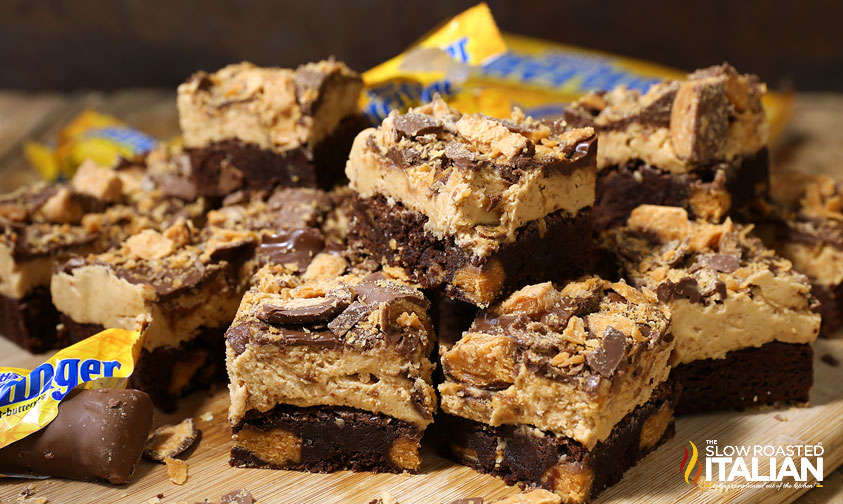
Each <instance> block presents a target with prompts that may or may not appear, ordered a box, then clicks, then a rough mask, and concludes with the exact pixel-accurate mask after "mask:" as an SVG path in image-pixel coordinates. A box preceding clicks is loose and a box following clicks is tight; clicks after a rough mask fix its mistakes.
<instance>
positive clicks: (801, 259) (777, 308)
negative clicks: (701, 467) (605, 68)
mask: <svg viewBox="0 0 843 504" xmlns="http://www.w3.org/2000/svg"><path fill="white" fill-rule="evenodd" d="M763 92H764V85H763V84H761V83H760V82H759V81H758V78H757V77H755V76H752V75H742V74H739V73H738V72H737V71H736V70H735V69H734V68H732V67H731V66H729V65H727V64H723V65H719V66H715V67H710V68H706V69H702V70H698V71H696V72H694V73H692V74H690V75H689V76H688V79H687V80H685V81H668V82H663V83H660V84H657V85H655V86H652V87H651V88H650V89H649V90H648V91H647V92H646V93H644V94H641V93H638V92H636V91H630V90H628V89H625V88H622V87H621V88H618V89H614V90H611V91H609V92H602V93H594V94H591V95H588V96H586V97H584V98H583V99H582V100H580V101H579V102H577V103H575V104H572V105H571V106H570V107H568V108H567V109H566V114H565V117H566V118H567V119H568V120H569V121H570V122H572V123H574V124H579V125H589V126H592V127H594V128H595V129H596V130H597V131H598V133H599V136H600V151H599V153H598V179H597V203H596V204H595V219H594V223H595V229H596V230H597V232H598V233H599V235H600V244H601V248H602V249H603V251H604V252H606V253H605V254H603V255H604V256H606V257H608V258H611V260H612V262H614V265H615V266H616V267H617V273H619V274H620V275H621V276H622V277H623V278H625V279H626V281H627V282H629V283H630V284H632V285H635V286H637V287H647V288H649V289H651V290H652V291H654V292H657V293H658V297H659V300H660V301H661V302H662V303H664V304H665V305H667V306H668V307H669V308H670V310H671V333H672V335H673V336H674V337H675V339H676V348H675V350H674V352H673V356H672V358H671V364H672V366H673V371H672V374H673V375H674V377H675V378H676V379H677V381H678V384H679V386H680V388H681V390H682V395H681V400H680V402H679V404H678V406H677V413H680V414H681V413H691V412H704V411H712V410H721V409H731V408H746V407H752V406H757V405H773V404H779V403H806V402H807V401H808V399H809V392H810V388H811V384H812V381H813V380H812V371H813V359H812V350H811V343H812V342H813V341H814V339H816V337H817V334H818V332H819V324H820V317H819V314H817V313H815V312H816V311H818V307H819V304H818V303H817V301H816V299H815V298H814V297H813V296H812V294H811V285H810V284H809V282H808V279H807V278H806V277H805V276H804V275H802V274H801V273H800V272H797V271H796V270H795V269H794V266H796V269H797V270H799V271H801V272H803V273H808V274H811V273H814V275H812V276H813V278H814V279H815V287H814V289H815V292H817V297H820V292H823V290H822V288H821V286H818V285H817V283H818V282H817V281H816V277H817V276H823V275H816V272H817V271H823V268H827V264H828V263H824V264H820V263H821V261H816V264H814V265H812V264H810V261H808V260H806V259H808V258H809V257H811V256H812V253H813V250H814V249H812V247H803V248H802V249H800V248H799V246H800V244H798V243H797V245H796V246H793V247H791V248H788V247H787V246H781V247H777V250H779V252H780V253H781V254H782V255H783V256H784V257H786V258H787V259H790V260H793V261H794V263H793V264H791V262H790V261H788V260H787V259H784V258H782V257H779V256H777V255H776V254H775V253H774V252H773V251H772V250H769V249H767V248H765V247H764V245H762V243H761V242H760V241H759V240H758V239H757V238H754V237H753V233H754V232H755V231H756V230H755V229H754V228H753V226H749V225H745V224H740V223H738V222H746V221H755V222H757V221H758V220H759V219H760V218H762V211H763V210H764V209H765V208H768V207H769V204H768V202H767V198H768V187H769V186H770V183H769V180H768V178H769V177H768V164H769V163H768V159H767V158H768V156H767V147H766V142H767V130H768V124H767V121H766V119H765V114H764V109H763V107H762V104H761V96H762V94H763ZM778 185H781V184H778ZM791 188H792V190H791V192H792V193H797V194H798V193H800V191H799V190H798V189H796V190H794V189H795V188H796V186H794V185H791ZM831 189H832V190H831V191H830V192H829V191H826V192H827V193H828V194H829V196H831V195H832V194H834V193H835V192H836V191H835V190H833V189H834V188H833V187H832V188H831ZM776 192H781V191H776ZM776 192H774V194H773V196H774V197H775V200H779V199H781V198H779V197H777V195H776ZM814 193H816V194H814ZM819 193H820V192H819V191H817V190H814V191H813V192H812V194H814V196H816V197H814V198H813V199H814V200H816V204H815V205H814V206H813V207H812V208H820V209H822V208H823V205H822V204H821V199H822V198H820V197H818V195H819ZM796 199H798V196H797V198H796ZM831 199H833V197H832V198H831ZM832 206H833V204H832ZM821 212H822V210H820V213H821ZM767 214H768V215H769V212H767ZM815 214H816V212H815ZM732 219H735V220H736V221H738V222H733V221H732ZM764 219H765V220H767V219H769V217H764ZM797 221H804V222H806V223H808V222H812V221H811V220H810V219H809V218H805V219H786V222H787V223H788V225H785V226H780V229H781V230H790V229H796V228H797V226H802V227H801V229H810V228H811V225H810V224H799V223H796V222H797ZM813 222H818V220H817V219H814V220H813ZM828 222H831V223H833V220H829V221H828ZM793 223H795V224H793ZM830 227H833V226H830ZM768 234H769V233H768ZM813 234H814V235H816V234H817V233H813ZM809 235H811V233H810V232H809V233H805V234H803V235H801V236H809ZM790 236H800V235H799V234H798V233H796V232H793V233H791V235H790ZM773 241H774V240H773ZM790 241H791V242H800V241H801V242H803V243H806V242H810V240H804V239H802V240H800V239H797V240H793V239H792V238H791V239H790ZM816 241H817V240H815V241H814V242H813V243H816ZM785 242H787V240H785ZM791 250H794V251H795V252H791ZM802 250H811V251H812V252H809V253H802ZM829 250H833V247H829ZM819 255H821V256H826V254H825V249H824V251H823V253H822V254H819ZM830 255H832V256H833V254H830ZM601 257H602V256H601ZM832 262H833V261H832ZM811 266H814V267H813V268H812V267H811ZM825 271H828V269H826V270H825ZM828 277H831V275H828ZM835 282H836V280H832V281H829V282H828V283H831V284H835ZM826 291H827V290H826ZM824 304H826V303H824ZM823 311H824V314H825V312H826V310H825V309H824V310H823ZM830 311H832V312H833V311H834V310H833V309H832V310H830Z"/></svg>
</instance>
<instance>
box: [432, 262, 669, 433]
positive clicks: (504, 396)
mask: <svg viewBox="0 0 843 504" xmlns="http://www.w3.org/2000/svg"><path fill="white" fill-rule="evenodd" d="M669 321H670V313H669V311H668V309H667V308H666V307H665V306H663V305H661V304H659V303H658V300H657V299H656V295H655V294H654V293H653V292H650V291H649V290H647V289H643V290H642V289H636V288H634V287H631V286H629V285H627V284H626V283H624V282H619V283H611V282H607V281H605V280H602V279H600V278H597V277H590V278H586V279H584V280H581V281H578V282H573V283H570V284H568V285H566V286H565V287H564V288H562V289H561V290H558V289H556V288H554V287H553V285H552V284H551V283H549V282H548V283H543V284H538V285H531V286H528V287H525V288H523V289H521V290H519V291H517V292H516V293H514V294H513V295H512V296H510V297H509V298H508V299H506V300H505V301H503V302H502V303H501V304H499V305H497V306H495V307H493V308H491V309H489V310H487V311H485V312H481V313H480V315H478V317H477V318H476V319H475V320H474V322H473V324H472V326H471V328H470V329H469V330H468V331H466V332H465V333H464V334H463V336H462V338H461V339H460V340H459V341H457V342H456V343H455V344H454V345H453V346H450V347H449V346H447V345H442V346H440V355H441V362H442V369H443V371H444V374H445V377H446V380H445V383H443V384H442V385H440V386H439V392H440V394H441V396H442V409H443V411H445V412H446V413H449V414H452V415H457V416H461V417H464V418H469V419H472V420H475V421H479V422H483V423H486V424H489V425H493V426H497V425H503V424H529V425H532V426H535V427H537V428H539V429H541V430H544V431H550V432H553V433H555V434H558V435H561V436H567V437H570V438H573V439H575V440H576V441H578V442H580V443H582V444H583V445H584V446H586V448H588V449H591V448H593V447H594V446H595V445H596V444H597V443H598V442H599V441H602V440H604V439H606V438H607V437H608V436H609V434H610V432H611V430H612V428H613V427H614V426H615V424H617V423H618V422H619V421H620V420H621V419H622V418H623V417H624V416H625V415H627V414H628V413H629V412H631V411H632V410H633V409H635V407H636V406H638V405H641V404H644V403H645V402H647V401H648V400H649V398H650V395H651V394H652V391H653V389H654V388H655V387H656V386H657V385H658V384H659V383H662V382H663V381H664V380H666V379H667V377H668V374H669V372H670V368H669V366H668V358H669V356H670V352H671V350H672V349H673V338H672V337H671V336H670V335H669V333H668V326H669Z"/></svg>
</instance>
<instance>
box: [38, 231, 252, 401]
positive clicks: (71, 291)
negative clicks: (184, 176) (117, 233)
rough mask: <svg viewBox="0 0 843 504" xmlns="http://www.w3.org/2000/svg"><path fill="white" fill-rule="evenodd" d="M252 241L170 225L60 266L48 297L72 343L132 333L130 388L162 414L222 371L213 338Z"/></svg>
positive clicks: (243, 281)
mask: <svg viewBox="0 0 843 504" xmlns="http://www.w3.org/2000/svg"><path fill="white" fill-rule="evenodd" d="M255 241H256V237H255V234H254V233H250V232H239V233H238V232H234V231H229V230H210V231H209V232H204V233H200V232H199V231H197V230H195V229H194V228H193V226H192V225H190V224H189V223H188V222H186V221H184V220H179V221H177V222H176V223H175V224H173V225H172V226H170V227H169V228H167V229H166V230H164V231H163V232H158V231H156V230H154V229H146V230H144V231H141V232H140V233H138V234H135V235H133V236H131V237H129V238H128V239H126V240H125V242H124V243H123V245H122V246H120V247H117V248H113V249H111V250H109V251H107V252H104V253H101V254H89V255H87V256H78V257H74V258H72V259H70V260H68V261H67V262H65V263H64V264H62V265H61V266H60V268H59V269H58V270H57V271H56V273H55V274H54V275H53V278H52V283H51V287H50V290H51V292H52V296H53V301H54V302H55V305H56V308H58V310H59V311H60V312H61V321H62V323H63V324H64V326H65V327H66V330H67V331H69V333H70V334H71V339H73V340H78V339H81V338H84V337H87V336H89V335H91V334H93V333H96V332H98V331H100V330H102V329H103V328H109V327H116V328H121V329H130V330H141V331H142V332H143V347H142V349H141V354H140V357H139V359H138V362H137V364H136V366H135V371H134V373H133V374H132V377H131V384H132V386H133V387H135V388H138V389H140V390H143V391H145V392H147V393H149V395H150V396H151V397H152V400H153V402H155V404H156V405H157V406H158V407H160V408H162V409H165V410H172V409H174V408H175V399H176V398H178V397H179V396H181V395H182V394H184V393H185V392H187V391H189V390H191V389H193V388H194V387H196V386H198V385H207V384H208V383H209V382H210V380H211V379H212V378H213V377H214V375H215V374H218V373H220V372H221V370H222V361H223V357H222V353H223V342H222V334H223V333H224V332H225V330H226V329H227V328H228V324H230V323H231V320H232V319H233V318H234V314H235V313H236V311H237V307H238V305H239V303H240V299H241V297H242V295H243V292H244V291H245V290H246V288H247V286H248V271H250V270H249V268H250V265H249V264H248V263H249V260H250V258H251V257H252V255H253V254H252V250H253V249H254V243H255ZM244 273H245V274H244Z"/></svg>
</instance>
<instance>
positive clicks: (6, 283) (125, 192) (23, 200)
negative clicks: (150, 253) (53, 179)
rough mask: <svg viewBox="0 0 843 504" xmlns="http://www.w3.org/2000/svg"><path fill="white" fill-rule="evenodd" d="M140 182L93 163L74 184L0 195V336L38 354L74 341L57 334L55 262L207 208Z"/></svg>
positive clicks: (135, 176)
mask: <svg viewBox="0 0 843 504" xmlns="http://www.w3.org/2000/svg"><path fill="white" fill-rule="evenodd" d="M138 184H139V176H138V174H137V173H134V172H131V171H130V170H126V171H122V170H121V171H112V170H111V169H108V168H105V167H101V166H98V165H96V164H94V163H91V162H86V163H84V164H82V165H81V166H80V167H79V169H78V171H77V173H76V175H75V176H74V177H73V179H72V180H71V181H70V183H68V184H57V185H35V186H30V187H25V188H22V189H20V190H18V191H16V192H14V193H11V194H8V195H4V196H2V197H0V233H2V234H0V334H2V335H3V336H5V337H6V338H8V339H10V340H12V341H14V342H15V343H17V344H18V345H20V346H21V347H23V348H26V349H27V350H29V351H31V352H41V351H45V350H49V349H52V348H57V347H60V346H62V345H64V344H67V343H68V341H66V340H65V339H64V338H63V334H62V333H61V332H59V333H57V332H56V324H57V323H58V314H57V313H56V309H55V307H54V306H53V303H52V300H51V298H50V292H49V286H50V277H51V275H52V273H53V268H54V266H55V265H56V264H59V263H61V262H62V261H64V260H66V259H67V258H68V257H70V256H71V255H73V254H85V253H91V252H99V251H103V250H106V249H108V248H109V247H111V246H113V245H114V244H116V243H119V242H120V241H121V240H123V239H125V238H126V237H127V236H129V235H130V234H131V233H132V232H134V231H136V230H141V229H144V228H147V227H155V226H159V225H162V224H163V223H166V222H171V221H172V220H173V219H174V218H175V217H176V216H182V217H187V218H190V217H193V216H196V215H199V214H200V213H201V212H202V210H203V207H202V202H201V201H197V202H196V203H192V204H185V203H182V202H180V201H174V200H171V199H169V198H166V197H163V196H162V195H161V194H160V193H157V192H154V191H153V192H150V193H141V192H138V191H136V190H135V189H136V188H137V186H138Z"/></svg>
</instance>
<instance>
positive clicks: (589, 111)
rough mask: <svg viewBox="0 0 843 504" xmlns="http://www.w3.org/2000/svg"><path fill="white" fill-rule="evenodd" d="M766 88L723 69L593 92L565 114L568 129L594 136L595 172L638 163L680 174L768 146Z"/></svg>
mask: <svg viewBox="0 0 843 504" xmlns="http://www.w3.org/2000/svg"><path fill="white" fill-rule="evenodd" d="M765 91H766V86H765V85H764V84H762V83H760V82H759V81H758V77H756V76H754V75H746V74H739V73H738V72H737V71H736V70H735V69H734V68H732V67H731V66H729V65H728V64H725V63H724V64H723V65H719V66H712V67H708V68H704V69H702V70H697V71H696V72H694V73H692V74H689V75H688V78H687V80H685V81H666V82H662V83H659V84H656V85H653V86H651V87H650V89H649V90H648V91H647V92H646V93H644V94H641V93H640V92H639V91H635V90H630V89H627V88H626V87H625V86H620V87H617V88H615V89H612V90H611V91H608V92H606V91H603V92H597V93H591V94H589V95H586V96H585V97H583V98H581V99H580V100H579V101H577V102H575V103H573V104H572V105H571V106H570V107H568V108H567V109H566V110H565V119H566V120H567V121H568V122H569V123H571V124H574V125H578V126H592V127H593V128H594V129H595V130H597V131H598V132H599V134H600V150H599V151H598V153H597V169H598V170H602V169H603V168H606V167H610V166H618V165H625V164H627V163H634V162H644V163H646V164H648V165H651V166H653V167H656V168H659V169H661V170H664V171H667V172H673V173H685V172H689V171H692V170H694V169H695V168H697V167H700V166H705V165H711V164H714V163H718V162H732V161H734V160H736V159H739V158H742V157H745V156H748V155H751V154H754V153H755V152H758V151H759V150H761V149H762V148H764V147H765V146H766V145H767V140H768V135H769V125H768V123H767V119H766V115H765V113H764V108H763V106H762V105H761V96H762V95H763V94H764V92H765Z"/></svg>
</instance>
